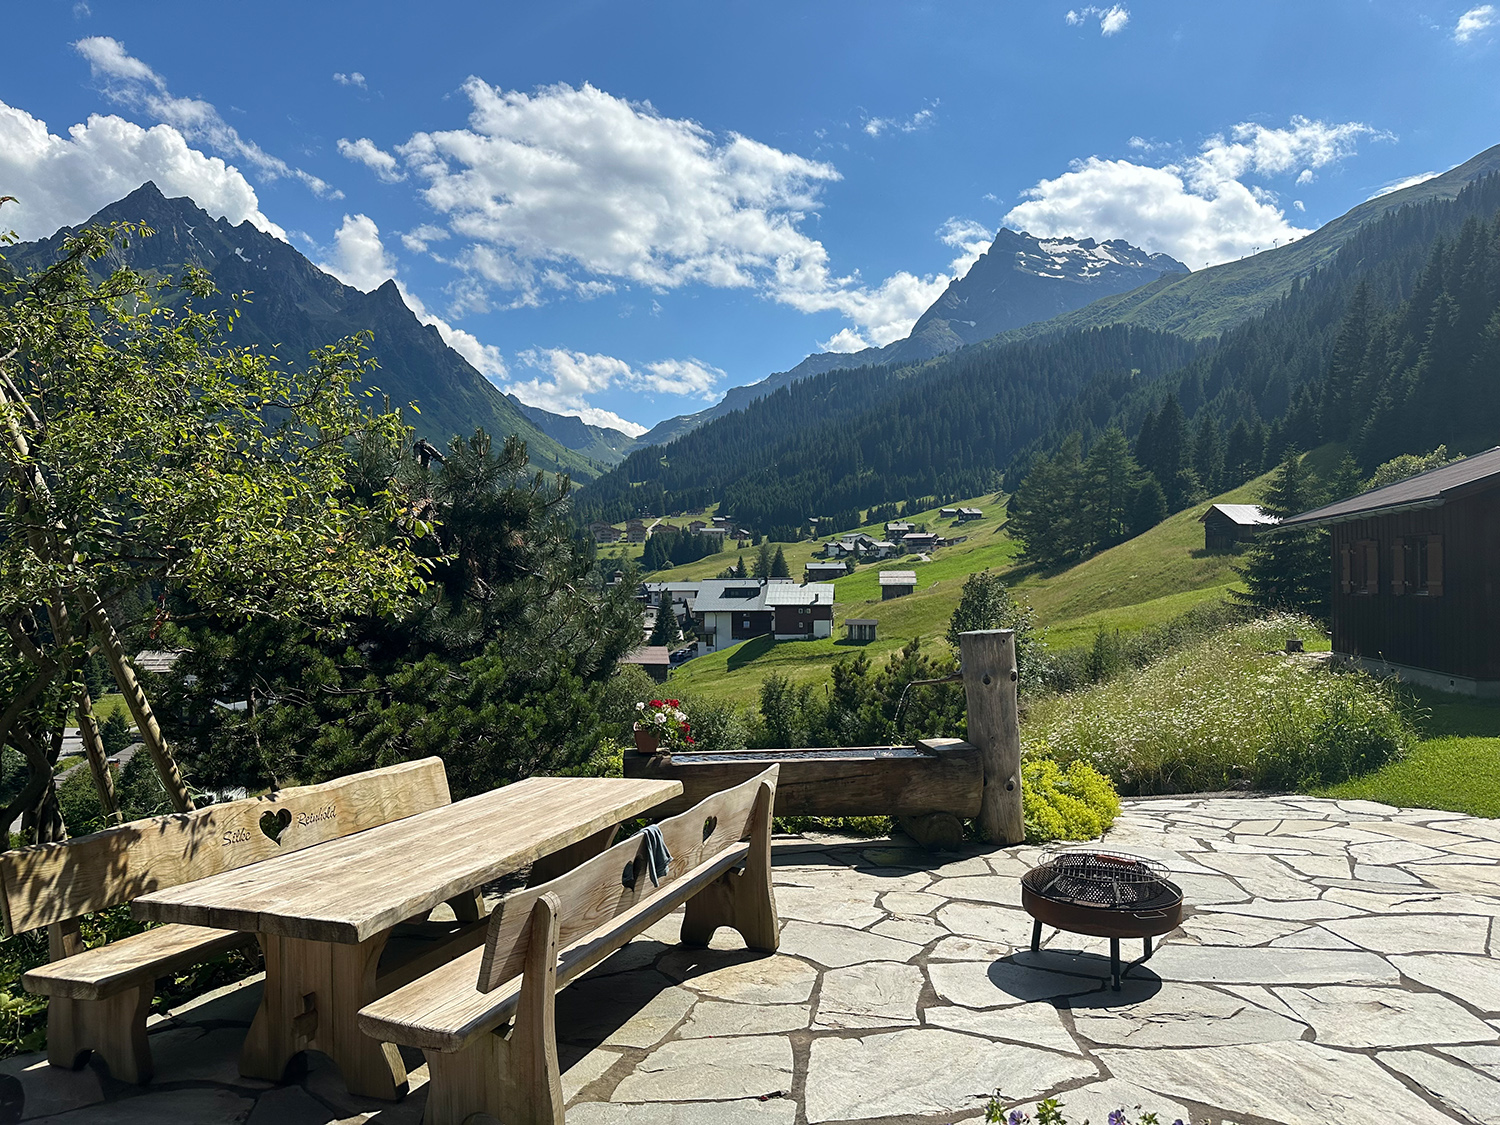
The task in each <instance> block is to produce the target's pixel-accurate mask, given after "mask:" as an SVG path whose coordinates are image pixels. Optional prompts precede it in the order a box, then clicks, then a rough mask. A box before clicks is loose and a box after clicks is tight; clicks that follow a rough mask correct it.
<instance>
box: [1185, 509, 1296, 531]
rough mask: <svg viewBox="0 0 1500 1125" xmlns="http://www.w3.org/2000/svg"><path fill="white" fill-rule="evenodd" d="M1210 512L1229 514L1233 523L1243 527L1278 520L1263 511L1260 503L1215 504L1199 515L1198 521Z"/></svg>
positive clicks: (1206, 516) (1258, 525)
mask: <svg viewBox="0 0 1500 1125" xmlns="http://www.w3.org/2000/svg"><path fill="white" fill-rule="evenodd" d="M1209 512H1219V513H1220V514H1222V515H1225V516H1228V517H1229V519H1230V521H1231V522H1232V523H1236V524H1239V526H1241V527H1260V526H1261V525H1262V524H1268V523H1276V522H1277V520H1276V517H1275V516H1272V515H1268V514H1266V513H1265V512H1263V511H1261V509H1260V505H1259V504H1215V505H1213V506H1212V507H1210V508H1209V509H1208V511H1207V512H1204V513H1203V514H1202V515H1201V516H1199V517H1198V522H1199V523H1202V522H1203V521H1204V520H1206V519H1208V516H1209Z"/></svg>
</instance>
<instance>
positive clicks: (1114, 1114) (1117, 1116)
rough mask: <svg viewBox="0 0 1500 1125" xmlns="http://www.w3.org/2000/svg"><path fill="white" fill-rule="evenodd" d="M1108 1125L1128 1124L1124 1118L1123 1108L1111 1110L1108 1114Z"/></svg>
mask: <svg viewBox="0 0 1500 1125" xmlns="http://www.w3.org/2000/svg"><path fill="white" fill-rule="evenodd" d="M1109 1125H1130V1123H1129V1122H1128V1121H1126V1120H1125V1111H1124V1110H1123V1109H1116V1110H1112V1111H1111V1112H1110V1115H1109Z"/></svg>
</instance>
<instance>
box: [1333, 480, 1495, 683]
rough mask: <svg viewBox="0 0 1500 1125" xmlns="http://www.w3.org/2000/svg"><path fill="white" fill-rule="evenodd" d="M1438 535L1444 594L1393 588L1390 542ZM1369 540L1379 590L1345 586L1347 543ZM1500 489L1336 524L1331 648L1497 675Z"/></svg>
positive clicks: (1480, 675) (1415, 664) (1484, 677)
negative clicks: (1374, 552) (1400, 591)
mask: <svg viewBox="0 0 1500 1125" xmlns="http://www.w3.org/2000/svg"><path fill="white" fill-rule="evenodd" d="M1422 535H1440V536H1442V553H1443V592H1442V594H1441V595H1438V596H1422V595H1413V594H1405V595H1395V594H1392V593H1391V574H1392V569H1393V566H1392V558H1391V548H1392V544H1393V543H1394V542H1395V540H1397V539H1406V538H1409V537H1413V536H1422ZM1369 541H1373V542H1375V543H1376V544H1377V549H1378V558H1379V563H1380V573H1379V579H1380V583H1379V591H1378V592H1376V593H1363V592H1358V591H1355V590H1352V589H1351V591H1350V592H1349V593H1345V592H1344V590H1343V588H1342V585H1343V583H1342V557H1343V549H1344V547H1345V546H1346V545H1348V546H1350V547H1351V548H1352V547H1353V546H1354V545H1355V544H1359V543H1362V542H1369ZM1497 583H1500V490H1493V489H1492V490H1490V491H1489V492H1487V493H1481V494H1478V495H1475V496H1471V497H1467V498H1465V499H1462V500H1450V501H1449V502H1448V503H1446V504H1444V505H1443V506H1442V507H1439V508H1421V509H1417V510H1415V511H1410V512H1396V513H1393V514H1391V515H1385V516H1376V517H1373V518H1371V519H1363V520H1354V521H1351V522H1349V523H1341V524H1335V525H1334V526H1333V649H1334V651H1335V652H1340V653H1345V654H1348V655H1354V656H1364V657H1370V658H1376V659H1385V660H1389V661H1392V662H1394V663H1396V664H1405V665H1407V666H1409V667H1413V668H1428V669H1432V670H1434V671H1439V672H1446V673H1448V674H1450V675H1455V676H1467V677H1471V678H1473V679H1477V680H1496V679H1500V637H1497V630H1500V589H1497V588H1496V587H1497Z"/></svg>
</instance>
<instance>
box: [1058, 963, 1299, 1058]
mask: <svg viewBox="0 0 1500 1125" xmlns="http://www.w3.org/2000/svg"><path fill="white" fill-rule="evenodd" d="M1070 1006H1071V1008H1072V1014H1073V1029H1074V1031H1075V1032H1077V1034H1079V1035H1081V1036H1082V1037H1083V1038H1085V1039H1088V1040H1091V1041H1092V1042H1094V1043H1098V1044H1101V1045H1103V1046H1108V1047H1211V1046H1222V1045H1226V1044H1234V1043H1269V1042H1275V1041H1277V1040H1292V1039H1300V1038H1301V1037H1302V1033H1303V1031H1304V1030H1305V1029H1306V1025H1305V1024H1303V1023H1299V1022H1297V1021H1296V1020H1292V1019H1288V1018H1287V1017H1286V1016H1284V1015H1280V1014H1278V1013H1276V1012H1272V1011H1267V1010H1266V1009H1265V1008H1263V1007H1260V1006H1258V1005H1256V1004H1253V1003H1251V1002H1250V1001H1248V1000H1246V999H1243V998H1241V997H1238V996H1232V995H1229V994H1227V993H1224V992H1220V991H1218V990H1217V989H1212V988H1206V987H1203V986H1201V985H1191V984H1170V983H1169V984H1160V982H1153V983H1150V984H1147V983H1145V982H1141V981H1134V980H1131V979H1130V978H1129V977H1127V978H1126V979H1125V981H1124V982H1123V984H1122V987H1121V990H1120V991H1119V992H1108V993H1096V994H1090V995H1089V996H1086V997H1078V998H1075V999H1074V1001H1073V1002H1072V1003H1071V1005H1070Z"/></svg>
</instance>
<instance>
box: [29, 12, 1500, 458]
mask: <svg viewBox="0 0 1500 1125" xmlns="http://www.w3.org/2000/svg"><path fill="white" fill-rule="evenodd" d="M9 16H10V19H9V21H8V24H9V32H10V34H9V36H8V44H7V45H8V47H9V50H8V51H7V52H6V56H7V59H6V66H5V67H4V68H3V69H0V103H3V104H0V194H8V195H15V196H17V197H19V198H20V201H21V203H20V206H19V208H16V207H9V206H8V207H7V208H6V209H5V212H4V218H5V219H6V220H7V221H8V224H9V225H10V226H13V227H15V228H16V229H17V230H18V231H19V232H20V233H21V234H22V235H23V236H24V237H28V238H29V237H38V236H41V235H44V234H47V233H50V232H51V231H52V230H53V229H55V228H56V227H57V226H58V225H61V224H63V223H75V222H78V221H80V220H81V219H83V218H85V217H87V216H88V215H89V214H91V213H93V211H95V210H97V209H98V208H99V207H100V206H102V205H103V204H105V203H107V202H109V201H110V200H112V199H115V198H118V197H119V196H121V195H124V194H125V193H126V192H128V191H129V190H131V189H132V188H134V187H135V186H137V185H138V184H139V182H140V181H142V180H144V179H147V178H152V179H155V180H156V181H157V183H158V184H159V185H160V186H161V187H162V188H163V190H165V191H166V192H167V193H168V194H169V195H180V194H188V195H191V196H193V198H194V199H196V200H197V201H198V203H199V204H200V205H202V206H204V207H205V208H206V209H208V210H210V211H212V212H214V213H215V214H222V215H226V216H228V217H229V218H230V219H232V220H234V221H236V222H238V221H240V220H243V219H246V218H249V219H251V221H253V222H255V223H256V224H257V225H259V226H261V227H263V228H265V229H268V230H271V231H273V232H274V233H276V234H278V235H280V236H282V237H285V238H287V239H288V240H289V241H290V242H292V244H293V245H295V246H297V247H298V249H300V250H302V251H303V252H304V253H306V254H307V255H308V256H309V257H310V258H312V259H313V260H314V261H316V262H319V263H320V264H323V265H324V266H325V268H328V269H330V271H332V272H335V273H336V274H338V275H339V276H341V277H343V278H344V279H345V280H346V281H348V282H349V283H350V284H355V285H358V286H360V287H361V288H373V287H374V286H375V285H378V284H379V283H380V282H381V281H383V280H385V279H386V278H388V277H392V276H394V277H395V278H396V279H397V280H398V282H399V283H400V284H401V286H402V289H403V292H405V293H406V294H407V299H408V303H409V304H411V305H412V307H413V309H414V310H415V311H417V312H418V314H419V315H420V316H422V317H423V318H424V319H427V320H429V321H431V322H433V323H436V324H438V326H439V329H440V330H441V331H442V332H443V333H444V334H445V336H446V337H447V338H448V339H449V341H450V343H452V344H453V345H454V346H455V347H457V348H458V349H459V350H460V351H461V352H463V353H464V354H465V355H466V356H468V357H469V358H470V360H471V361H472V362H474V363H475V364H476V366H478V367H480V369H481V370H483V371H484V372H485V373H486V374H487V375H489V376H490V377H491V378H493V379H494V380H495V381H496V382H497V383H498V384H500V385H501V386H504V387H506V388H507V389H512V390H514V391H515V392H516V393H517V394H519V395H520V397H522V398H523V399H526V400H528V401H531V402H534V403H536V404H538V405H541V406H546V407H548V408H549V409H554V410H559V411H562V412H565V413H578V414H581V415H582V416H583V417H585V418H586V419H588V420H590V421H594V422H599V423H603V424H610V423H614V424H617V425H620V426H622V427H625V428H630V429H632V430H633V431H634V430H637V429H639V428H640V427H642V426H649V425H651V424H652V423H654V422H656V421H658V420H660V419H661V418H664V417H669V416H671V415H674V414H680V413H685V412H690V411H693V410H698V409H702V408H703V407H704V406H705V405H707V404H708V403H710V402H712V401H714V400H715V399H716V398H717V397H718V396H719V395H721V394H722V393H723V391H724V390H726V389H727V388H728V387H730V386H733V385H737V384H743V383H749V382H754V381H756V380H758V379H760V378H763V377H764V376H765V375H767V374H768V373H770V372H772V371H777V370H785V369H786V368H788V367H790V366H792V365H793V364H795V363H797V362H798V361H799V360H800V359H801V358H802V357H803V356H805V355H806V354H808V353H809V352H812V351H817V350H822V349H824V348H832V349H835V350H853V349H855V348H858V347H860V346H863V345H868V344H882V343H886V342H888V341H890V340H892V339H897V338H900V337H901V336H903V335H905V333H906V331H908V330H909V328H910V326H911V323H912V322H913V321H914V320H915V318H916V317H917V316H918V315H919V314H920V313H921V311H922V310H923V309H924V308H925V307H926V306H927V304H929V303H931V301H932V300H933V299H935V298H936V296H937V295H938V294H939V293H941V291H942V289H943V287H944V285H945V284H946V283H947V280H948V279H949V278H950V277H951V276H953V275H954V274H956V273H960V272H962V270H963V269H965V268H967V265H968V263H969V262H971V261H972V260H973V257H974V256H975V255H976V254H977V253H978V252H979V251H980V250H982V249H983V247H984V246H985V245H986V244H987V242H988V240H989V238H991V237H993V233H994V230H995V228H996V227H999V226H1001V225H1006V226H1014V227H1017V228H1018V229H1029V230H1031V231H1032V232H1033V233H1036V234H1046V235H1062V234H1072V235H1077V236H1094V237H1097V238H1101V239H1103V238H1112V237H1123V238H1127V239H1129V240H1130V241H1132V242H1134V243H1137V244H1138V245H1142V246H1144V247H1145V248H1147V249H1149V250H1152V251H1164V252H1166V253H1170V254H1172V255H1174V256H1175V257H1177V258H1179V259H1181V260H1183V261H1185V262H1186V263H1187V264H1188V265H1189V266H1191V267H1192V268H1194V269H1197V268H1201V267H1202V266H1204V265H1205V264H1207V263H1209V262H1214V261H1222V260H1226V259H1229V258H1234V257H1239V256H1241V255H1242V254H1245V253H1249V252H1252V251H1253V250H1254V249H1255V248H1257V247H1269V246H1270V245H1272V243H1273V242H1280V241H1284V240H1285V239H1287V238H1294V237H1297V236H1298V235H1299V234H1300V233H1304V232H1306V231H1308V230H1311V229H1314V228H1316V227H1317V226H1318V225H1319V224H1320V223H1323V222H1326V221H1327V220H1329V219H1331V218H1333V217H1335V216H1337V215H1339V214H1341V213H1342V212H1343V211H1345V210H1347V209H1348V208H1349V207H1351V206H1353V205H1354V204H1356V203H1359V202H1360V201H1362V200H1363V199H1365V198H1367V197H1369V196H1370V195H1372V194H1374V193H1376V192H1378V191H1380V190H1382V189H1383V188H1386V187H1389V186H1390V185H1392V184H1394V183H1399V182H1401V181H1404V180H1406V179H1408V178H1410V177H1415V176H1420V175H1423V174H1428V173H1433V172H1440V171H1443V170H1445V169H1447V168H1449V167H1451V166H1453V165H1454V164H1457V163H1460V162H1462V161H1463V160H1465V159H1467V158H1468V157H1470V156H1472V155H1474V154H1475V153H1476V152H1479V151H1481V150H1483V149H1485V148H1487V147H1489V146H1490V145H1493V144H1496V143H1500V0H1497V3H1496V4H1493V5H1491V4H1477V5H1476V4H1475V3H1474V2H1473V0H1458V2H1456V3H1447V2H1444V0H1434V2H1432V3H1427V4H1420V5H1419V4H1408V3H1396V2H1393V0H1326V2H1325V0H1292V2H1266V3H1254V4H1249V3H1203V2H1202V0H1188V2H1180V3H1169V2H1156V0H1127V2H1126V3H1123V4H1108V5H1104V6H1091V7H1085V6H1080V5H1077V4H1071V3H1052V2H1044V0H1030V2H1027V3H995V2H992V3H950V4H916V3H878V2H875V3H872V2H863V3H808V2H807V0H801V2H799V3H780V2H772V0H762V2H761V3H758V4H754V5H750V4H743V5H727V4H704V3H652V4H605V3H570V2H565V0H550V2H549V3H547V4H516V3H506V4H494V3H489V4H478V3H476V4H425V5H412V4H399V5H398V4H371V3H365V4H336V3H322V2H320V3H306V2H303V3H299V4H290V3H279V2H277V3H272V2H264V0H258V2H257V3H256V4H254V5H210V4H201V3H199V4H185V3H166V2H162V3H153V4H150V5H141V4H127V3H116V2H112V0H87V2H86V3H74V2H72V0H62V2H52V0H48V2H41V0H33V2H32V3H30V4H27V5H16V6H13V10H11V11H10V12H9Z"/></svg>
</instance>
